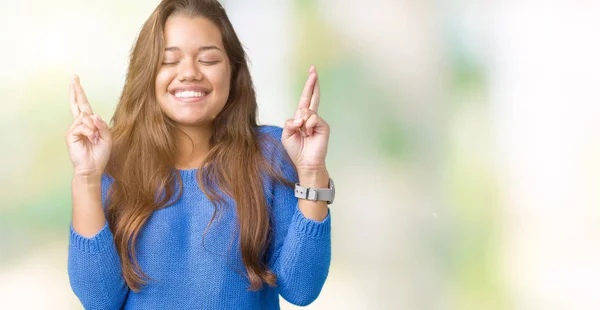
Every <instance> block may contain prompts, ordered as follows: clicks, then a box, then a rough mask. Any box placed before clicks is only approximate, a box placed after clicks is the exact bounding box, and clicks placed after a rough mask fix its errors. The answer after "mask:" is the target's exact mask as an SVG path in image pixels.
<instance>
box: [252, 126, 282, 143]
mask: <svg viewBox="0 0 600 310" xmlns="http://www.w3.org/2000/svg"><path fill="white" fill-rule="evenodd" d="M257 131H258V133H259V134H260V135H267V136H270V137H271V138H275V139H278V141H281V133H282V132H283V128H281V127H279V126H271V125H261V126H258V128H257Z"/></svg>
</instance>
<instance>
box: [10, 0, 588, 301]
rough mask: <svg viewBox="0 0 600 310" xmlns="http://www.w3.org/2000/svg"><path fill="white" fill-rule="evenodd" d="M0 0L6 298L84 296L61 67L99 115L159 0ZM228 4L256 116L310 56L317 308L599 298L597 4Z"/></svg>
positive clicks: (287, 104)
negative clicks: (316, 131)
mask: <svg viewBox="0 0 600 310" xmlns="http://www.w3.org/2000/svg"><path fill="white" fill-rule="evenodd" d="M0 3H1V4H0V42H1V43H0V59H2V64H1V65H0V104H1V105H2V110H1V111H2V112H1V113H0V133H1V134H0V145H1V150H2V151H1V152H0V154H1V158H2V160H1V161H0V194H1V200H0V201H1V203H0V308H1V309H81V305H80V304H79V303H78V300H77V298H76V297H75V296H74V295H73V293H72V292H71V289H70V286H69V282H68V277H67V269H66V263H67V244H68V227H69V222H70V216H71V213H70V207H71V205H70V199H71V198H70V180H71V173H72V171H71V166H70V162H69V159H68V155H67V152H66V146H65V143H64V138H63V136H64V133H65V131H66V129H67V127H68V126H69V124H70V122H71V116H70V111H69V107H68V97H67V95H68V83H69V80H70V77H71V75H72V74H73V73H78V74H79V75H80V76H81V80H82V84H83V86H84V88H85V89H86V91H87V94H88V97H89V99H90V101H91V104H92V106H93V107H94V108H95V111H97V112H98V113H99V114H101V115H102V117H103V118H104V119H110V117H111V116H112V113H113V110H114V108H115V106H116V103H117V100H118V96H119V94H120V91H121V87H122V85H123V81H124V76H125V70H126V67H127V58H128V54H129V49H130V48H131V45H132V44H133V42H134V39H135V37H136V35H137V33H138V31H139V29H140V27H141V25H142V23H143V22H144V20H145V19H146V18H147V17H148V16H149V14H150V12H151V11H152V10H153V8H154V7H155V6H156V5H157V4H158V1H157V0H154V1H151V0H145V1H140V0H137V1H134V0H128V1H122V0H119V1H117V0H105V1H75V0H55V1H41V0H25V1H5V0H2V2H0ZM223 4H224V7H225V8H226V9H227V11H228V13H229V15H230V19H231V20H232V23H233V24H234V27H235V28H236V30H237V32H238V35H239V36H240V38H241V40H242V42H243V43H244V45H245V46H246V48H247V53H248V55H249V57H250V60H251V62H252V74H253V77H254V81H255V85H256V89H257V92H258V100H259V104H260V113H259V114H260V121H261V123H263V124H275V125H280V126H281V125H283V123H284V120H285V119H287V118H288V117H290V116H291V115H293V111H294V107H295V106H296V104H297V101H298V98H299V96H300V92H301V89H302V85H303V83H304V81H305V79H306V76H307V70H308V67H309V65H310V64H315V65H316V66H317V68H318V70H319V73H320V78H321V89H322V99H321V110H320V111H321V113H320V114H321V115H322V116H323V117H324V118H325V119H326V120H327V121H328V122H329V123H330V124H331V128H332V133H331V142H330V151H329V156H328V162H327V164H328V168H329V170H330V173H331V175H332V176H333V178H334V179H335V180H336V187H337V197H336V199H337V200H336V203H335V204H334V205H333V206H332V211H331V212H332V218H333V242H334V244H333V261H332V265H331V271H330V276H329V278H328V280H327V283H326V284H325V286H324V288H323V291H322V293H321V295H320V297H319V299H318V300H317V301H315V302H314V303H313V304H311V305H310V306H309V307H308V308H309V309H491V310H494V309H543V310H548V309H600V294H598V289H597V288H598V285H599V284H600V225H599V224H600V209H599V208H598V207H599V206H600V191H599V186H600V163H599V160H598V159H599V158H600V92H599V91H598V89H600V88H599V85H600V56H599V55H600V41H599V39H598V29H600V18H598V16H600V3H598V1H584V0H579V1H572V0H571V1H566V0H563V1H543V0H528V1H514V0H506V1H486V0H480V1H475V0H437V1H432V0H369V1H359V0H321V1H317V0H286V1H283V0H252V1H242V0H229V1H223ZM282 307H283V308H284V309H294V308H296V307H294V306H291V305H289V304H286V303H285V302H283V301H282Z"/></svg>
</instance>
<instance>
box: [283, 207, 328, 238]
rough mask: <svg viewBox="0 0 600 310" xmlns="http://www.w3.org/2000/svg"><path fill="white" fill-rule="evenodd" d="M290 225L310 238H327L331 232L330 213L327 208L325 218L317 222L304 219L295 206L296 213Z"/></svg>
mask: <svg viewBox="0 0 600 310" xmlns="http://www.w3.org/2000/svg"><path fill="white" fill-rule="evenodd" d="M292 225H293V227H295V229H296V230H297V231H299V232H301V233H303V234H305V235H308V236H310V237H315V238H321V237H326V236H329V234H330V231H331V212H330V210H329V208H328V209H327V216H326V217H325V219H323V221H321V222H319V221H315V220H312V219H309V218H307V217H305V216H304V214H302V211H300V208H298V206H296V211H295V213H294V216H293V217H292Z"/></svg>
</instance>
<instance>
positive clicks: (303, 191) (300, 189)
mask: <svg viewBox="0 0 600 310" xmlns="http://www.w3.org/2000/svg"><path fill="white" fill-rule="evenodd" d="M294 195H295V196H296V197H297V198H301V199H307V200H312V201H317V200H324V201H327V204H328V205H330V204H332V203H333V199H334V198H335V186H334V185H333V180H332V179H331V178H329V188H312V187H304V186H302V185H300V184H299V183H296V188H295V189H294Z"/></svg>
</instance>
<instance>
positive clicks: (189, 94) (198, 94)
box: [175, 90, 204, 98]
mask: <svg viewBox="0 0 600 310" xmlns="http://www.w3.org/2000/svg"><path fill="white" fill-rule="evenodd" d="M175 97H177V98H193V97H197V98H199V97H204V93H201V92H197V91H191V90H190V91H181V92H176V93H175Z"/></svg>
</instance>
